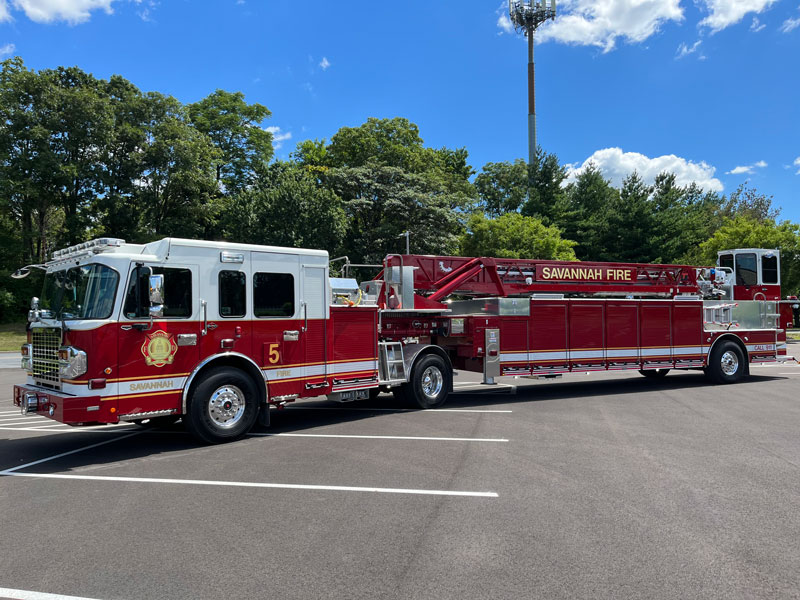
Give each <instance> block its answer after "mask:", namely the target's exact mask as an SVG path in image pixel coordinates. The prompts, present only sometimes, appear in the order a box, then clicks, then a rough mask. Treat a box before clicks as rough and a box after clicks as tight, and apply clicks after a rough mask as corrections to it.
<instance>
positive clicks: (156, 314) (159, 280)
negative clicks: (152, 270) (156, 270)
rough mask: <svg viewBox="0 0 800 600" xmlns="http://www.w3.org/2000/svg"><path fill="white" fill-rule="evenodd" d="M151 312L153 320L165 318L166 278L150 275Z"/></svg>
mask: <svg viewBox="0 0 800 600" xmlns="http://www.w3.org/2000/svg"><path fill="white" fill-rule="evenodd" d="M149 279H150V286H149V287H150V310H149V311H148V312H149V314H150V318H151V319H160V318H161V317H163V316H164V276H163V275H150V278H149Z"/></svg>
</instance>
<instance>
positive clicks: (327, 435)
mask: <svg viewBox="0 0 800 600" xmlns="http://www.w3.org/2000/svg"><path fill="white" fill-rule="evenodd" d="M248 435H249V436H253V437H309V438H342V439H357V440H420V441H428V442H507V441H508V440H507V439H505V438H458V437H419V436H412V435H344V434H332V433H250V434H248Z"/></svg>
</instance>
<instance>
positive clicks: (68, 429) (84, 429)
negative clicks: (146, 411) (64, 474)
mask: <svg viewBox="0 0 800 600" xmlns="http://www.w3.org/2000/svg"><path fill="white" fill-rule="evenodd" d="M65 427H66V429H44V428H43V427H0V431H33V432H34V433H82V432H86V433H120V432H122V431H132V430H134V429H139V428H138V427H136V428H134V427H126V428H124V429H123V428H120V429H111V428H110V427H103V428H101V429H94V428H89V427H69V426H68V425H66V426H65ZM139 433H164V431H156V430H139ZM173 433H175V432H173ZM0 598H2V596H0Z"/></svg>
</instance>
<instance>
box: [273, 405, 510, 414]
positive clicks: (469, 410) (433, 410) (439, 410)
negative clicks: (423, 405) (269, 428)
mask: <svg viewBox="0 0 800 600" xmlns="http://www.w3.org/2000/svg"><path fill="white" fill-rule="evenodd" d="M281 410H348V411H367V412H375V411H379V412H415V413H428V414H430V413H445V412H462V413H510V412H512V411H510V410H478V409H472V408H431V409H419V408H350V407H347V408H342V407H338V406H330V407H326V406H286V407H285V408H283V409H281Z"/></svg>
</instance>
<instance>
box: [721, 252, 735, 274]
mask: <svg viewBox="0 0 800 600" xmlns="http://www.w3.org/2000/svg"><path fill="white" fill-rule="evenodd" d="M719 266H720V267H725V268H726V269H730V270H731V271H733V254H720V256H719Z"/></svg>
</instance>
